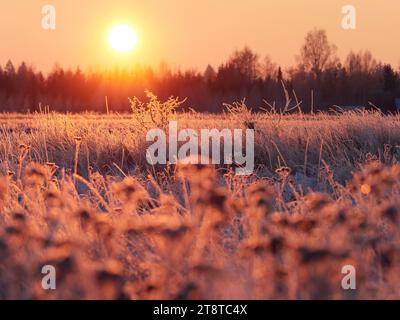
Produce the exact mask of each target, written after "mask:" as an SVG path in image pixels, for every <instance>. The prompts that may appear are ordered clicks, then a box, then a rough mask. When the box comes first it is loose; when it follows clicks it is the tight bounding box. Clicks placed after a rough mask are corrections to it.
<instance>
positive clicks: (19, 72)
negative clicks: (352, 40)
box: [0, 29, 400, 112]
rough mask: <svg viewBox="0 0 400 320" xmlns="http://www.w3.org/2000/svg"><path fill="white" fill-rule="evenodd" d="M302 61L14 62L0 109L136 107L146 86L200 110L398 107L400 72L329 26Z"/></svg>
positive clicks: (240, 56)
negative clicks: (197, 65) (175, 66)
mask: <svg viewBox="0 0 400 320" xmlns="http://www.w3.org/2000/svg"><path fill="white" fill-rule="evenodd" d="M296 60H297V65H296V66H294V67H291V68H288V69H285V70H282V68H281V67H280V66H279V65H277V64H275V63H274V62H273V61H271V59H270V58H269V57H268V56H267V57H261V56H259V55H258V54H256V53H255V52H253V51H252V50H251V49H250V48H248V47H245V48H243V49H241V50H237V51H235V52H234V53H233V54H232V55H231V56H230V57H229V59H228V60H227V61H226V62H225V63H222V64H221V65H220V66H219V67H218V68H216V69H214V68H212V67H211V66H208V67H207V68H206V70H205V71H204V72H198V71H193V70H188V71H180V70H171V69H170V68H168V66H167V65H166V64H160V66H159V67H158V68H152V67H144V66H137V67H135V68H132V69H131V70H118V69H115V70H113V71H101V72H100V71H90V72H85V73H83V72H82V71H81V70H80V69H77V70H74V71H72V70H64V69H62V68H61V67H58V66H57V67H55V68H54V69H53V71H52V72H50V73H49V74H48V75H46V76H44V75H43V74H42V73H41V72H37V71H35V70H34V68H33V67H31V66H28V65H27V64H26V63H22V64H21V65H19V66H17V67H16V66H14V65H13V63H12V62H11V61H8V62H7V63H6V64H5V66H2V67H0V111H3V112H4V111H6V112H33V111H37V110H39V106H41V107H42V108H44V106H49V107H50V110H54V111H60V112H81V111H84V110H90V111H98V112H105V111H106V108H105V97H106V96H107V100H108V104H109V109H110V110H111V111H117V112H125V111H129V102H128V97H133V96H137V97H139V98H143V97H144V91H145V90H146V89H148V90H150V91H152V92H153V93H154V94H156V95H157V96H158V97H159V98H160V99H166V98H168V97H169V96H178V97H180V98H184V97H187V100H186V103H185V105H187V106H188V107H191V108H193V109H195V110H197V111H206V112H220V111H221V110H223V103H231V102H233V101H239V100H242V99H244V98H246V103H247V104H248V105H249V106H250V107H251V108H252V109H253V110H255V111H256V110H257V109H258V108H260V107H262V108H268V106H267V104H266V102H268V103H269V104H270V106H272V105H274V106H275V107H276V109H278V110H279V109H281V108H283V106H284V105H285V102H286V101H288V100H289V99H290V105H291V106H295V105H296V104H298V103H299V104H301V108H302V110H303V111H304V112H308V111H310V110H311V106H314V111H317V110H328V109H329V108H331V107H333V106H340V107H344V108H354V107H359V106H365V107H368V106H370V103H372V104H373V105H375V106H378V107H379V108H381V109H382V110H384V111H395V99H396V98H400V71H399V70H395V69H394V68H393V67H392V66H391V65H389V64H383V63H381V62H379V61H377V60H375V59H374V57H373V56H372V54H371V53H370V52H369V51H361V52H350V53H349V54H348V55H347V57H346V58H345V60H344V61H340V59H339V58H338V57H337V53H336V47H335V46H334V45H332V44H330V43H329V41H328V38H327V36H326V33H325V31H324V30H317V29H314V30H312V31H310V32H309V33H308V34H307V36H306V37H305V41H304V44H303V45H302V47H301V48H300V52H299V54H298V55H297V56H296Z"/></svg>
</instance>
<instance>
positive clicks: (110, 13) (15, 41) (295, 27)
mask: <svg viewBox="0 0 400 320" xmlns="http://www.w3.org/2000/svg"><path fill="white" fill-rule="evenodd" d="M45 4H53V5H54V6H55V7H56V10H57V28H56V30H55V31H45V30H43V29H42V27H41V18H42V15H41V8H42V6H43V5H45ZM345 4H353V5H354V6H355V7H356V9H357V29H356V30H354V31H353V30H352V31H346V30H343V29H342V28H341V18H342V14H341V8H342V6H343V5H345ZM399 17H400V1H399V0H384V1H377V0H348V1H341V0H279V1H278V0H274V1H272V0H247V1H243V0H229V1H228V0H201V1H197V0H190V1H188V0H101V1H99V0H46V1H42V0H1V2H0V46H1V50H0V64H1V65H4V64H5V62H6V60H8V59H9V58H11V59H12V61H14V62H16V63H19V62H21V61H22V60H25V61H27V62H28V63H30V64H33V65H35V66H36V68H37V69H40V70H44V71H49V70H51V68H52V67H53V66H54V64H55V63H59V64H60V65H62V66H65V67H72V68H75V67H76V66H78V65H79V66H81V67H82V68H83V69H86V68H88V67H89V66H93V67H100V68H107V67H112V66H114V65H115V64H124V63H126V61H128V60H129V61H130V62H135V63H136V62H139V63H146V64H147V63H148V64H156V65H158V64H159V62H160V61H161V60H165V61H167V62H168V63H169V64H170V65H171V66H175V67H178V66H180V67H182V68H189V67H194V68H196V69H197V70H203V69H204V68H205V66H206V65H207V63H211V64H212V65H214V66H217V65H218V64H219V63H221V62H223V61H225V60H226V58H227V57H228V56H229V55H230V54H231V52H232V51H233V50H234V49H235V48H241V47H243V46H244V45H249V46H250V47H251V48H253V49H254V50H255V51H256V52H258V53H259V54H261V55H266V54H268V55H270V57H271V58H272V59H273V60H274V61H275V62H277V63H279V64H281V65H283V66H288V65H291V64H294V62H295V58H294V56H295V55H296V54H297V53H298V52H299V48H300V46H301V43H302V42H303V39H304V36H305V34H306V32H307V31H309V30H311V29H312V28H313V27H318V28H323V29H326V30H327V33H328V37H329V39H330V40H331V41H332V42H333V43H335V44H336V45H337V46H338V48H339V54H340V56H341V57H343V55H345V54H346V53H347V52H348V51H349V50H350V49H353V50H359V49H370V50H371V51H372V53H373V55H374V56H375V57H376V58H378V59H380V60H382V61H384V62H390V63H392V64H393V65H394V66H396V67H398V66H399V63H400V50H399V49H400V42H399V40H400V27H399ZM116 23H130V24H131V25H133V26H135V28H136V29H137V32H138V34H139V43H138V46H137V48H136V49H135V51H134V52H131V53H129V54H128V55H127V54H124V55H121V54H117V53H115V52H112V51H111V49H110V48H109V47H108V43H107V32H108V30H109V29H110V28H111V26H112V25H113V24H116Z"/></svg>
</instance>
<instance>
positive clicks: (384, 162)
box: [0, 103, 400, 299]
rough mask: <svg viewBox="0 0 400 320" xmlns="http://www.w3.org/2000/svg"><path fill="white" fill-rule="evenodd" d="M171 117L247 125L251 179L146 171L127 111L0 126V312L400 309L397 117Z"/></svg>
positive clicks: (7, 120) (3, 121)
mask: <svg viewBox="0 0 400 320" xmlns="http://www.w3.org/2000/svg"><path fill="white" fill-rule="evenodd" d="M172 109H173V108H172ZM172 109H171V110H170V111H171V112H169V113H167V114H164V116H165V117H161V118H160V119H159V120H155V122H156V123H153V125H154V124H158V125H160V126H163V125H165V121H166V120H171V119H173V120H176V121H177V122H178V124H179V127H180V128H194V129H200V128H254V130H255V171H254V173H253V174H251V175H249V176H237V175H235V174H233V171H232V168H231V167H229V166H213V165H182V164H178V165H166V166H150V165H148V164H147V162H146V159H145V150H146V147H147V145H148V143H147V142H146V140H145V133H146V130H148V126H150V127H151V125H152V123H147V124H146V123H145V122H144V121H142V120H143V119H144V118H143V115H140V114H137V113H133V114H117V113H109V114H94V113H82V114H60V113H54V112H50V111H48V110H44V111H42V112H39V113H33V114H13V113H9V114H1V115H0V135H1V140H0V174H1V178H0V212H1V214H0V298H1V299H31V298H34V299H56V298H57V299H90V298H97V299H123V298H126V299H234V298H236V299H240V298H243V299H375V298H384V299H386V298H400V289H399V288H400V261H399V257H400V254H399V240H400V239H399V227H400V212H399V210H400V200H399V199H400V198H399V192H400V164H399V163H398V161H399V159H400V154H399V152H400V150H399V147H400V117H399V116H398V115H397V114H396V115H384V114H382V113H381V112H379V111H365V110H359V111H350V112H330V113H315V114H303V113H301V112H297V113H292V114H290V113H287V114H282V113H279V112H276V111H274V112H272V111H269V112H260V113H252V112H251V110H250V109H249V108H247V107H246V106H245V105H244V103H239V104H235V105H231V106H230V107H229V106H228V108H227V112H225V113H223V114H218V115H216V114H202V113H196V112H194V111H187V112H184V113H174V112H172V111H173V110H172ZM153 120H154V119H153ZM153 122H154V121H153ZM44 265H53V266H55V268H56V270H57V289H56V290H43V288H42V286H41V281H42V277H43V274H42V273H41V269H42V266H44ZM345 265H353V266H354V267H355V269H356V272H357V289H356V290H344V289H342V287H341V280H342V278H343V276H344V275H343V274H342V273H341V270H342V267H343V266H345Z"/></svg>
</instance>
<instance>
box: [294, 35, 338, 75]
mask: <svg viewBox="0 0 400 320" xmlns="http://www.w3.org/2000/svg"><path fill="white" fill-rule="evenodd" d="M299 60H300V64H302V65H303V66H304V69H305V70H306V71H308V72H312V73H313V74H314V75H315V76H316V77H319V76H320V75H321V73H322V71H324V70H325V69H326V68H327V67H329V66H330V65H333V64H335V63H336V61H337V60H338V59H337V56H336V46H335V45H331V44H330V43H329V41H328V37H327V36H326V32H325V30H321V29H314V30H312V31H310V32H308V33H307V35H306V38H305V42H304V44H303V46H302V47H301V50H300V57H299Z"/></svg>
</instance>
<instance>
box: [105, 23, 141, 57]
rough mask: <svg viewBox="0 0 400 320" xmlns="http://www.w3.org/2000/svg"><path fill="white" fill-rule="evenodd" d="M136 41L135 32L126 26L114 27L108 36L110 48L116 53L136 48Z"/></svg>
mask: <svg viewBox="0 0 400 320" xmlns="http://www.w3.org/2000/svg"><path fill="white" fill-rule="evenodd" d="M137 40H138V38H137V34H136V32H135V30H134V29H133V28H132V27H130V26H128V25H126V24H122V25H117V26H114V27H113V28H112V29H111V31H110V34H109V36H108V42H109V44H110V46H111V48H112V49H113V50H115V51H118V52H127V51H130V50H132V49H133V48H134V47H135V46H136V43H137Z"/></svg>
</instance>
